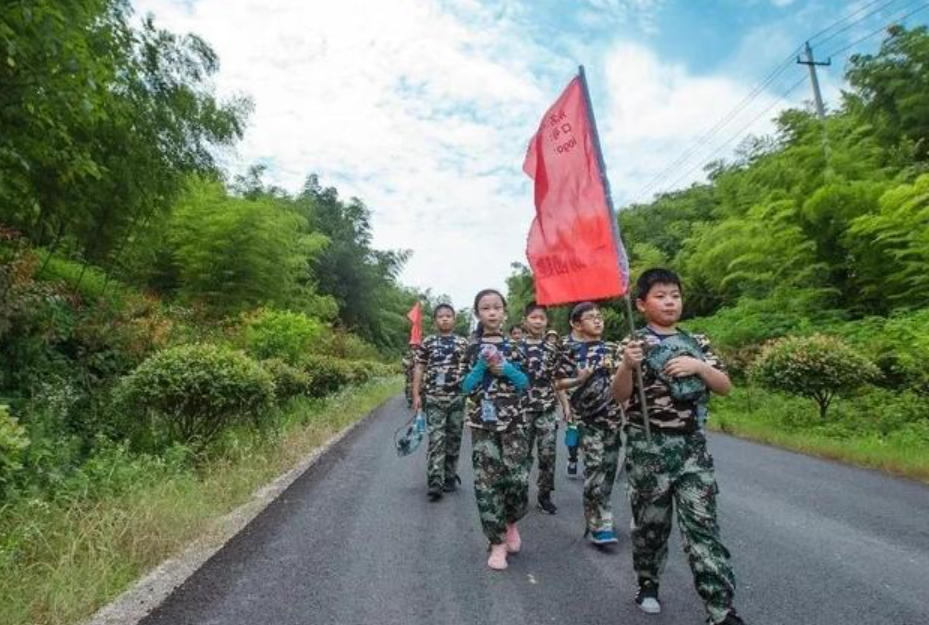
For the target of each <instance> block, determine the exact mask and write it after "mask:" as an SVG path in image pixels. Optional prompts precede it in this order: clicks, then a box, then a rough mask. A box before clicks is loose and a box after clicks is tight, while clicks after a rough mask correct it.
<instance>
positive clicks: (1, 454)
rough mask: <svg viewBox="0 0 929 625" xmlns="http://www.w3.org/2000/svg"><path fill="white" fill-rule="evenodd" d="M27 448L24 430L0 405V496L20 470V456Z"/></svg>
mask: <svg viewBox="0 0 929 625" xmlns="http://www.w3.org/2000/svg"><path fill="white" fill-rule="evenodd" d="M28 446H29V439H28V438H27V437H26V430H25V428H23V426H21V425H20V424H19V423H18V422H17V421H16V419H15V418H14V417H13V416H11V415H10V411H9V409H8V408H7V406H3V405H0V496H2V495H3V492H4V491H5V490H6V488H5V487H6V485H7V484H8V483H9V482H10V481H11V480H12V478H13V476H14V475H15V474H16V473H17V472H19V471H20V470H21V469H22V468H23V465H22V462H21V460H22V454H23V451H24V450H25V449H26V447H28Z"/></svg>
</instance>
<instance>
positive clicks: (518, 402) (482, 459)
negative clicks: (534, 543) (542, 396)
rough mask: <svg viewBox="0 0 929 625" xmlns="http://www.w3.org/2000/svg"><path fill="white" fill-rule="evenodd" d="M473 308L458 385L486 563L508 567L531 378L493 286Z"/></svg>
mask: <svg viewBox="0 0 929 625" xmlns="http://www.w3.org/2000/svg"><path fill="white" fill-rule="evenodd" d="M474 313H475V315H477V318H478V319H479V321H480V323H479V324H478V328H477V332H476V333H475V339H474V341H473V342H472V343H471V345H470V346H469V347H468V359H467V363H468V364H467V368H468V374H467V376H465V379H464V383H463V384H462V388H463V389H464V391H465V393H467V394H468V396H469V398H470V400H471V407H470V409H469V411H468V426H469V427H470V428H471V448H472V456H471V458H472V462H473V464H474V494H475V496H476V497H477V510H478V513H479V514H480V518H481V527H482V528H483V530H484V535H485V536H487V540H488V541H489V542H490V557H489V559H488V560H487V566H489V567H490V568H492V569H495V570H498V571H500V570H503V569H505V568H506V567H507V561H506V559H507V554H508V553H518V552H519V551H520V549H521V548H522V539H521V538H520V536H519V530H518V529H517V528H516V522H517V521H519V520H520V519H521V518H522V517H523V516H524V515H525V514H526V506H527V503H528V495H529V473H528V471H527V470H526V454H527V453H528V449H527V441H526V432H525V426H524V424H523V395H524V394H525V392H526V390H527V389H528V388H529V379H528V378H527V377H526V374H525V373H524V370H523V368H522V367H523V364H524V360H525V358H524V356H523V354H522V352H521V351H520V349H519V347H518V346H517V345H513V344H512V343H511V342H510V341H509V340H508V339H506V338H504V336H503V334H502V330H501V328H502V326H503V322H504V320H505V318H506V300H505V299H504V298H503V295H501V294H500V293H499V292H497V291H494V290H493V289H486V290H484V291H481V292H480V293H478V294H477V297H475V298H474Z"/></svg>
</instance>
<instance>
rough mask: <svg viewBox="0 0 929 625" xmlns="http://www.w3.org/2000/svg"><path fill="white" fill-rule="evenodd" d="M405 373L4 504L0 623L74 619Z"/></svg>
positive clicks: (105, 456)
mask: <svg viewBox="0 0 929 625" xmlns="http://www.w3.org/2000/svg"><path fill="white" fill-rule="evenodd" d="M400 385H401V382H400V380H399V379H397V378H387V379H379V380H375V381H373V382H371V383H369V384H367V385H364V386H362V387H356V388H348V389H346V390H343V391H342V392H340V393H338V394H336V395H333V396H330V397H328V398H326V399H323V400H307V399H300V400H295V401H293V402H292V403H291V404H289V405H288V406H287V407H286V409H285V410H284V412H283V413H282V416H281V421H280V424H279V425H280V427H279V428H278V429H277V430H276V431H274V432H272V433H268V432H265V433H256V432H250V431H246V430H241V431H235V432H230V433H229V434H228V435H227V436H226V437H224V438H223V439H222V441H221V442H220V444H219V445H217V446H216V448H214V449H213V450H212V452H211V454H210V456H209V457H208V458H206V459H205V460H201V461H200V462H197V463H194V462H192V460H191V458H190V457H189V455H185V454H184V452H183V450H178V451H177V452H176V453H173V454H168V455H167V457H149V456H138V455H132V454H129V453H128V452H127V451H126V450H125V449H124V448H121V447H113V448H111V449H109V450H108V451H106V452H104V453H102V454H101V455H99V456H98V457H97V458H95V460H94V461H92V462H91V463H89V466H88V468H87V470H86V480H85V481H86V484H84V485H83V486H80V487H75V488H74V489H72V493H71V494H70V495H63V496H61V497H59V498H57V499H56V500H54V501H48V500H40V499H28V498H25V499H20V500H17V501H15V502H13V503H10V504H7V505H6V506H4V507H3V508H0V623H3V624H4V625H26V624H29V625H46V624H48V625H59V624H66V623H74V622H77V621H79V620H81V619H84V618H86V617H88V616H89V615H91V614H92V613H93V612H95V611H96V610H97V609H98V608H100V607H101V606H102V605H105V604H106V603H107V602H109V601H110V600H112V599H113V598H114V597H116V596H117V595H118V594H119V593H120V592H122V591H123V590H124V589H125V588H127V587H128V586H129V585H130V584H131V583H132V582H133V581H134V580H135V579H137V578H139V577H140V576H141V575H143V574H144V573H145V572H146V571H148V570H150V569H152V568H153V567H155V566H156V565H157V564H159V563H160V562H162V561H163V560H165V559H166V558H168V557H170V556H172V555H174V554H177V553H178V552H179V551H180V550H181V549H182V548H183V547H184V545H186V544H188V543H190V542H191V541H192V540H193V539H195V538H197V537H198V536H201V535H202V534H204V533H205V532H207V531H209V529H210V527H211V524H212V523H213V522H215V520H216V519H218V518H219V517H221V516H222V515H224V514H226V513H227V512H229V511H230V510H232V509H233V508H235V507H236V506H238V505H240V504H242V503H243V502H245V501H247V500H248V499H249V498H250V496H251V494H252V493H253V492H254V491H255V490H256V489H257V488H258V487H259V486H261V485H263V484H265V483H267V482H269V481H270V480H272V479H273V478H274V477H276V476H278V475H280V474H281V473H284V472H286V471H287V470H289V469H290V468H292V467H293V466H294V465H296V464H297V462H299V460H300V459H302V458H303V457H305V456H306V455H307V454H308V453H309V452H310V451H312V450H313V449H315V448H316V447H318V446H319V445H321V444H323V443H324V442H325V441H326V440H328V439H329V438H330V437H331V436H332V435H333V434H335V433H336V432H338V431H339V430H341V429H343V428H344V427H346V426H347V425H349V424H350V423H352V422H354V421H356V420H358V419H359V418H360V417H362V416H364V415H365V414H367V413H368V412H369V411H370V410H372V409H373V408H374V407H375V406H377V405H379V404H380V403H382V402H383V401H384V400H386V399H387V398H389V397H391V396H393V395H395V394H396V393H397V392H398V390H399V388H400Z"/></svg>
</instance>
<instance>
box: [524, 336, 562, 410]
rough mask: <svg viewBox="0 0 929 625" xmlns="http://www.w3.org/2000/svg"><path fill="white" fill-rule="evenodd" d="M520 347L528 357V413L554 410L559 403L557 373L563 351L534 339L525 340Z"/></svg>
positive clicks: (526, 405)
mask: <svg viewBox="0 0 929 625" xmlns="http://www.w3.org/2000/svg"><path fill="white" fill-rule="evenodd" d="M520 347H521V348H522V351H523V353H524V354H525V355H526V375H528V376H529V384H530V386H529V392H528V393H527V394H526V397H525V399H524V406H525V409H526V411H528V412H547V411H549V410H554V409H555V405H556V402H557V397H556V396H555V372H556V370H557V369H558V366H559V365H560V363H561V350H560V349H559V347H558V346H557V345H552V344H549V343H546V342H545V341H543V340H541V339H532V338H528V339H524V340H523V341H522V342H521V343H520Z"/></svg>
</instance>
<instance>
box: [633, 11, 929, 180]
mask: <svg viewBox="0 0 929 625" xmlns="http://www.w3.org/2000/svg"><path fill="white" fill-rule="evenodd" d="M899 1H900V0H889V1H888V0H872V1H871V2H869V3H867V4H865V5H863V6H861V7H859V8H858V9H857V10H856V11H854V12H852V13H850V14H849V15H847V16H845V17H844V18H842V19H840V20H836V21H835V22H834V23H832V24H830V25H829V26H827V27H826V28H824V29H822V30H820V31H819V32H817V33H816V34H814V35H813V36H812V37H811V38H810V40H811V41H812V40H813V39H815V38H816V37H820V36H822V35H824V34H825V33H827V32H829V31H831V30H832V29H834V28H836V27H837V26H839V25H840V24H842V23H843V22H847V21H848V20H850V19H853V18H855V17H857V16H860V17H858V19H854V21H852V22H850V23H848V24H845V26H843V27H842V28H841V29H839V30H838V31H836V32H833V33H832V34H831V35H829V36H828V37H826V38H825V39H823V40H821V41H820V42H818V44H817V45H822V44H823V43H825V42H827V41H830V40H831V39H833V38H835V37H836V36H838V35H840V34H842V33H844V32H846V31H848V30H849V29H850V28H852V27H853V26H855V25H857V24H860V23H861V22H863V21H864V20H866V19H868V18H869V17H871V16H873V15H875V14H877V13H879V12H880V11H882V10H884V9H885V8H887V7H889V6H890V5H892V4H896V3H897V2H899ZM878 4H880V6H878V7H877V8H876V9H874V10H872V11H869V12H867V13H864V12H865V11H867V10H868V9H869V8H872V7H874V6H875V5H878ZM909 4H911V3H908V4H907V5H905V6H909ZM926 8H929V3H925V4H923V5H920V6H919V7H917V8H916V9H914V10H913V11H910V12H909V13H907V14H905V15H903V16H901V17H899V18H897V19H896V20H894V21H893V22H891V23H889V24H885V25H884V26H882V27H881V28H880V29H878V30H875V31H874V32H871V33H869V34H868V35H866V36H865V37H862V38H860V39H857V40H855V41H853V42H852V43H850V44H848V45H847V46H843V47H842V48H839V49H838V50H834V51H833V52H831V53H829V55H827V58H828V57H831V56H835V55H838V54H840V53H842V52H845V51H846V50H849V49H851V48H853V47H854V46H856V45H858V44H859V43H861V42H863V41H866V40H867V39H870V38H871V37H873V36H875V35H877V34H879V33H881V32H884V31H885V30H886V29H887V28H889V27H890V26H892V25H894V24H898V23H900V22H902V21H903V20H906V19H907V18H909V17H910V16H912V15H915V14H916V13H918V12H920V11H922V10H924V9H926ZM862 13H864V14H863V15H862ZM800 49H802V46H799V47H798V48H796V49H795V50H794V51H792V52H791V54H790V56H789V57H788V58H787V59H785V60H784V61H783V62H782V63H781V64H780V65H778V66H777V67H776V68H775V69H774V70H773V71H772V72H771V73H770V74H769V75H768V76H767V77H766V78H765V79H764V80H763V81H762V82H761V83H759V84H758V86H756V87H755V88H754V89H752V91H751V92H750V93H749V94H748V95H747V96H745V97H744V98H743V99H742V101H740V102H739V104H737V105H736V107H735V108H733V109H732V110H731V111H729V113H727V114H726V115H724V116H723V117H722V118H721V119H720V120H719V121H717V122H716V124H714V126H713V127H712V128H710V129H709V130H708V131H707V132H705V133H704V134H703V135H701V136H700V137H698V138H697V139H696V140H695V141H694V142H693V144H691V146H690V147H688V148H687V149H686V150H685V151H684V152H683V153H682V154H681V155H679V156H678V157H677V158H676V159H675V160H674V161H673V162H672V163H670V164H669V165H668V166H667V167H665V168H664V169H662V170H661V172H659V173H658V174H657V175H656V176H655V177H654V178H652V179H651V180H650V181H649V183H648V184H647V185H645V187H643V188H642V189H641V190H640V191H639V192H638V193H637V194H636V195H637V196H638V197H642V196H644V195H645V194H646V193H647V192H648V191H649V190H652V189H654V188H656V187H659V185H662V183H663V182H664V181H666V180H667V179H668V178H669V177H670V176H672V175H673V174H674V172H675V171H676V170H677V169H678V168H679V167H680V166H682V165H683V164H684V163H686V162H687V161H689V160H690V159H691V158H692V157H693V156H694V155H695V154H697V153H698V152H699V151H700V149H701V148H702V147H704V146H705V145H706V144H707V143H708V142H709V141H710V140H711V139H712V138H713V137H714V136H715V135H717V134H718V133H719V132H720V131H721V130H722V129H723V128H724V127H725V126H727V125H728V124H729V123H730V122H731V121H732V120H733V119H735V118H736V117H737V116H738V115H739V114H740V113H741V112H742V111H743V110H744V109H745V108H746V107H747V106H748V105H749V104H750V103H751V102H752V101H753V100H754V99H755V98H757V97H758V95H759V94H760V93H761V92H762V91H763V90H764V88H765V87H767V86H768V85H769V84H771V82H773V81H774V80H775V79H776V78H777V77H778V76H779V75H780V74H782V73H783V72H784V71H785V70H786V69H787V67H789V66H790V65H791V64H792V62H793V58H794V55H795V54H796V53H797V52H798V51H799V50H800ZM804 80H805V79H801V80H800V81H798V82H797V83H796V84H795V85H793V86H791V87H790V88H789V89H788V90H787V92H786V93H790V92H791V91H793V90H794V89H796V88H797V87H798V86H799V85H800V84H802V83H803V81H804ZM786 93H785V95H786ZM775 104H777V100H775V101H774V102H773V103H772V104H771V105H769V106H768V107H767V108H766V109H765V110H764V111H762V113H761V114H760V115H758V116H756V117H755V118H753V119H752V121H751V122H749V124H748V125H747V126H745V127H743V129H742V130H740V131H739V132H738V133H736V135H734V136H733V137H731V138H730V139H728V140H727V141H725V142H724V143H723V144H722V145H721V146H720V147H718V148H717V149H716V150H714V152H713V153H712V154H711V157H712V156H713V155H715V154H717V153H718V152H720V151H721V150H722V148H724V147H725V146H727V145H728V144H730V143H731V142H732V141H734V140H735V138H736V137H738V136H739V135H740V134H742V132H744V130H746V129H747V128H749V127H751V126H752V125H753V124H754V123H755V122H756V121H757V120H758V119H760V117H761V116H763V115H764V114H766V113H767V112H768V111H769V110H770V109H771V108H773V107H774V105H775ZM707 162H709V160H707V161H703V162H701V163H700V164H699V165H697V166H696V167H693V168H691V169H689V170H687V172H685V174H684V175H683V176H679V177H678V178H677V179H675V181H674V183H672V184H671V185H662V186H661V192H664V191H665V190H667V189H668V188H670V187H673V186H674V184H677V182H678V181H680V180H682V179H685V178H686V177H687V176H689V175H690V174H691V173H693V171H695V170H696V169H698V168H700V167H702V166H704V165H705V164H706V163H707Z"/></svg>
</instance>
